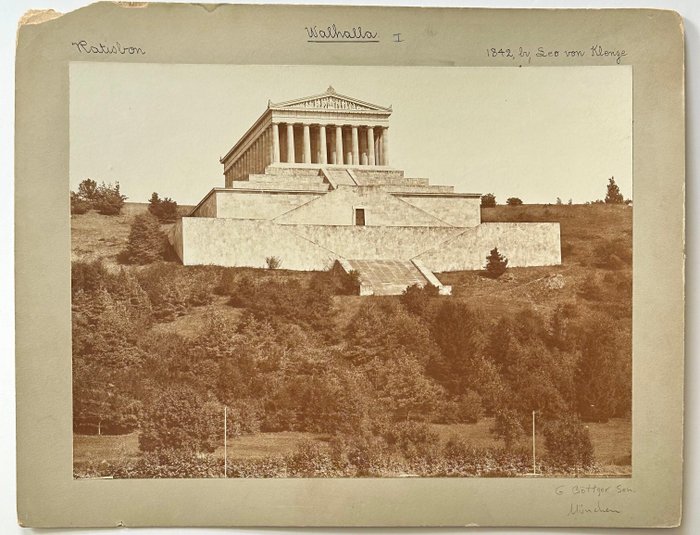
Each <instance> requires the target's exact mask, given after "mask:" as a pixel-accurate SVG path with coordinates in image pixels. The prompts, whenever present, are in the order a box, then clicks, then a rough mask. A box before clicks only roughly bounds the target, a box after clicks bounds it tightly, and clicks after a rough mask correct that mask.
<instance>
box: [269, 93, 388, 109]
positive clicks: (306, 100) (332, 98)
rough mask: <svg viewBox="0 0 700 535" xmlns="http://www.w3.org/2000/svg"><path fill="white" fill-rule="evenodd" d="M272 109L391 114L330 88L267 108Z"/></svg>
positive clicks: (381, 107)
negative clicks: (323, 91)
mask: <svg viewBox="0 0 700 535" xmlns="http://www.w3.org/2000/svg"><path fill="white" fill-rule="evenodd" d="M268 107H269V108H272V109H284V110H289V109H296V110H342V111H376V112H384V113H387V112H391V107H388V108H385V107H383V106H377V105H376V104H370V103H369V102H364V101H362V100H359V99H356V98H352V97H348V96H346V95H341V94H339V93H336V92H335V90H334V89H333V88H332V87H329V88H328V89H327V90H326V92H325V93H322V94H320V95H314V96H310V97H303V98H298V99H295V100H288V101H286V102H280V103H276V104H273V103H272V102H271V103H270V104H269V106H268Z"/></svg>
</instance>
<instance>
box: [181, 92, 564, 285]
mask: <svg viewBox="0 0 700 535" xmlns="http://www.w3.org/2000/svg"><path fill="white" fill-rule="evenodd" d="M392 111H393V110H392V108H391V106H389V107H384V106H378V105H376V104H371V103H369V102H364V101H362V100H359V99H356V98H353V97H349V96H345V95H341V94H339V93H337V92H336V91H335V90H334V89H333V88H332V87H329V88H328V89H327V90H326V92H325V93H322V94H320V95H313V96H310V97H304V98H298V99H295V100H289V101H286V102H280V103H272V102H269V101H268V105H267V108H266V109H265V111H264V112H263V113H262V115H261V116H260V118H259V119H258V120H257V121H256V122H255V123H254V124H253V125H252V126H251V127H250V128H249V129H248V130H247V131H246V132H245V134H243V136H242V137H241V138H240V139H239V140H238V141H237V142H236V143H235V144H234V145H233V147H231V149H230V150H229V151H228V152H227V153H226V155H225V156H223V157H222V158H220V162H221V164H222V165H223V167H224V177H225V180H224V187H223V188H216V187H215V188H213V189H212V190H211V191H209V193H208V194H207V195H205V197H204V198H203V199H202V201H201V202H200V203H199V204H198V205H197V206H196V207H195V208H194V210H193V211H192V212H191V213H190V215H189V216H188V217H183V218H182V219H181V220H180V221H178V223H177V224H176V225H175V226H174V228H173V230H172V233H171V236H170V237H171V241H172V243H173V245H174V247H175V250H176V251H177V253H178V255H179V257H180V259H181V260H182V262H183V264H185V265H194V264H215V265H222V266H246V267H265V266H266V265H267V264H268V263H269V261H270V259H271V258H273V257H274V258H276V259H277V260H278V261H280V262H281V268H282V269H292V270H323V269H328V268H329V267H330V266H332V265H334V264H335V263H336V262H337V263H339V264H340V265H341V266H342V267H343V269H345V270H347V271H351V270H355V271H357V272H358V273H359V275H360V280H361V286H362V287H361V293H362V294H365V295H367V294H384V295H387V294H400V293H401V292H403V290H404V289H405V288H406V287H407V286H409V285H411V284H419V285H424V284H427V283H428V282H430V283H431V284H434V285H435V286H437V287H438V288H439V290H440V292H441V293H443V294H449V293H450V288H449V287H448V286H444V285H443V284H442V283H441V282H440V280H439V278H438V276H436V274H435V273H438V274H439V273H440V272H445V271H456V270H478V269H482V268H483V266H484V263H485V258H486V256H487V255H488V253H489V251H490V250H491V249H493V248H494V247H498V249H499V251H500V252H501V253H503V254H504V255H505V256H506V257H507V258H508V259H509V266H513V267H519V266H522V267H525V266H537V265H554V264H559V263H560V262H561V252H560V238H559V224H558V223H482V222H481V212H480V197H481V196H480V194H478V193H461V192H455V191H454V187H453V186H449V185H434V184H431V183H430V180H429V179H428V178H423V177H420V178H414V177H406V176H405V173H404V171H403V170H401V169H399V168H397V167H394V166H392V165H390V163H389V162H390V159H389V157H390V155H389V130H390V128H389V118H390V116H391V114H392ZM392 163H393V160H392Z"/></svg>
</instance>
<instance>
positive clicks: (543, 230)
mask: <svg viewBox="0 0 700 535" xmlns="http://www.w3.org/2000/svg"><path fill="white" fill-rule="evenodd" d="M494 247H498V251H499V252H500V253H501V254H502V255H504V256H505V257H506V258H508V266H509V267H527V266H551V265H558V264H561V243H560V233H559V223H482V224H481V225H479V226H478V227H474V228H473V229H468V230H467V231H465V232H463V233H461V234H459V235H458V236H456V237H454V238H452V239H450V240H449V241H446V242H444V243H440V244H439V245H436V246H435V247H434V248H432V249H431V250H430V251H426V252H424V253H422V254H420V255H418V257H417V258H418V259H419V260H421V261H422V262H424V263H425V264H426V265H427V266H428V267H429V268H430V269H431V270H432V271H438V272H439V271H459V270H476V269H483V267H484V264H486V256H487V255H488V253H489V251H491V249H493V248H494Z"/></svg>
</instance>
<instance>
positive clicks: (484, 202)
mask: <svg viewBox="0 0 700 535" xmlns="http://www.w3.org/2000/svg"><path fill="white" fill-rule="evenodd" d="M494 206H496V196H495V195H494V194H493V193H487V194H486V195H482V196H481V207H482V208H493V207H494Z"/></svg>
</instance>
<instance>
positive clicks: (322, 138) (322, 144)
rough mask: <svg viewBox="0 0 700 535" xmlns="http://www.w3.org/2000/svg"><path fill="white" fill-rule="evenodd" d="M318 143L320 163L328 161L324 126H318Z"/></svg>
mask: <svg viewBox="0 0 700 535" xmlns="http://www.w3.org/2000/svg"><path fill="white" fill-rule="evenodd" d="M318 144H319V150H320V151H321V163H328V147H326V126H325V125H323V124H322V125H321V126H319V127H318Z"/></svg>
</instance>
